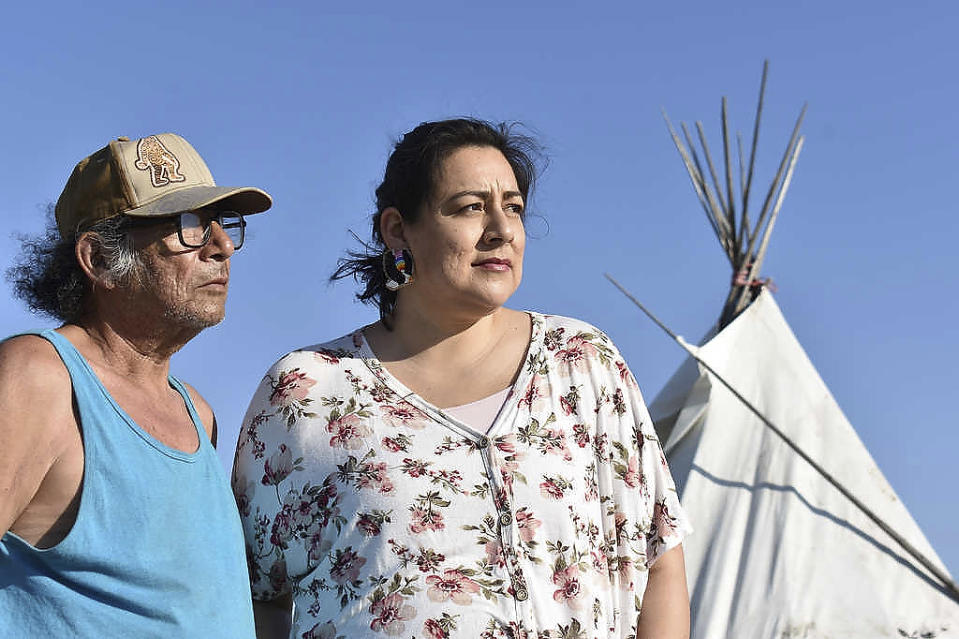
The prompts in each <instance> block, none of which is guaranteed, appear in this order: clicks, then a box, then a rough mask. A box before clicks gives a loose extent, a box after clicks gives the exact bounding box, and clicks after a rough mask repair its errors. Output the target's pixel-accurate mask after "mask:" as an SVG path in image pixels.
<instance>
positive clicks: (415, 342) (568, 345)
mask: <svg viewBox="0 0 959 639" xmlns="http://www.w3.org/2000/svg"><path fill="white" fill-rule="evenodd" d="M527 148H530V141H529V140H528V139H526V138H522V137H519V136H516V135H514V134H512V133H511V132H510V131H509V129H508V128H506V127H504V126H502V125H500V126H498V127H496V126H492V125H490V124H488V123H485V122H482V121H477V120H465V119H461V120H448V121H442V122H430V123H425V124H421V125H420V126H418V127H417V128H416V129H414V130H413V131H411V132H409V133H407V134H406V135H405V136H404V137H403V138H402V139H401V140H400V141H399V142H398V143H397V144H396V147H395V149H394V151H393V153H392V154H391V156H390V159H389V161H388V163H387V167H386V174H385V177H384V179H383V183H382V184H381V185H380V186H379V188H378V189H377V191H376V196H377V212H376V214H375V215H374V216H373V237H374V242H373V244H372V245H371V246H370V247H368V248H369V249H370V250H369V251H368V252H367V254H353V255H352V256H351V258H350V259H346V260H344V261H342V262H341V266H340V269H339V270H338V271H337V273H336V274H335V275H334V277H344V276H347V275H353V276H354V277H356V278H357V279H359V280H361V281H363V282H364V283H365V289H364V290H363V291H362V292H361V293H360V294H359V295H358V297H359V298H360V299H362V300H365V301H369V302H373V303H376V304H377V305H378V307H379V309H380V320H379V321H378V322H376V323H374V324H371V325H369V326H366V327H364V328H361V329H359V330H357V331H356V332H354V333H352V334H351V335H347V336H345V337H342V338H340V339H337V340H334V341H332V342H328V343H325V344H322V345H318V346H311V347H308V348H304V349H301V350H297V351H294V352H292V353H290V354H288V355H286V356H285V357H283V358H281V359H280V360H279V361H278V362H277V363H276V364H275V365H274V366H273V367H272V368H271V369H270V371H269V372H268V373H267V374H266V376H265V377H264V379H263V382H262V383H261V384H260V387H259V389H258V390H257V392H256V394H255V396H254V398H253V400H252V403H251V405H250V409H249V411H248V413H247V416H246V418H245V421H244V426H243V428H242V431H241V434H240V441H239V443H238V446H237V458H236V465H235V471H234V490H235V492H236V496H237V502H238V504H239V506H240V510H241V516H242V518H243V520H244V528H245V531H246V535H247V541H248V552H249V559H250V567H251V579H252V586H253V592H254V597H255V598H256V599H257V601H256V603H255V608H256V614H257V623H258V629H259V632H260V636H261V637H286V636H295V637H298V638H299V637H303V638H307V639H309V638H317V637H323V638H324V639H327V638H329V639H333V638H334V637H347V638H355V637H379V636H396V637H400V636H402V637H419V638H429V639H437V638H442V637H462V638H475V637H482V638H493V637H504V638H505V637H510V638H516V639H518V638H529V639H536V638H538V637H584V638H585V637H632V636H635V635H636V633H637V623H638V625H639V631H638V632H639V636H640V637H653V636H655V637H684V636H687V635H688V624H689V619H688V614H689V613H688V596H687V594H686V583H685V576H684V571H683V559H682V550H681V546H680V545H679V544H680V541H681V539H682V537H683V535H684V534H685V533H686V532H687V530H688V525H687V523H686V520H685V515H684V514H683V512H682V509H681V507H680V506H679V501H678V499H677V497H676V493H675V489H674V487H673V482H672V479H671V478H670V476H669V471H668V469H667V468H666V463H665V459H664V457H663V455H662V451H661V448H660V445H659V442H658V440H657V439H656V435H655V433H654V431H653V428H652V424H651V423H650V421H649V417H648V415H647V412H646V408H645V406H644V404H643V400H642V398H641V396H640V393H639V390H638V388H637V387H636V383H635V381H634V379H633V377H632V375H631V374H630V372H629V371H628V369H627V368H626V364H625V363H624V362H623V359H622V357H621V356H620V354H619V353H618V351H617V350H616V348H615V346H613V344H612V343H611V342H610V341H609V338H607V337H606V336H605V335H604V334H603V333H601V332H600V331H598V330H597V329H595V328H593V327H591V326H589V325H587V324H584V323H582V322H579V321H577V320H572V319H567V318H562V317H555V316H547V315H541V314H538V313H527V312H520V311H515V310H511V309H508V308H505V307H504V306H503V305H504V304H505V303H506V301H507V300H508V299H509V297H510V296H511V295H512V294H513V292H514V291H515V290H516V288H517V286H519V283H520V279H521V277H522V269H523V251H524V248H525V233H524V227H523V222H524V217H525V213H524V206H525V202H526V201H527V200H528V198H529V195H530V191H531V188H532V186H533V182H534V178H535V170H534V164H533V162H532V161H531V159H530V155H529V153H528V152H527V151H526V150H525V149H527ZM644 597H645V600H644ZM643 601H644V603H641V602H643ZM291 602H295V603H296V608H295V617H294V618H293V619H292V626H293V628H292V635H290V634H289V633H290V624H291V619H290V605H291ZM640 609H642V612H641V614H640ZM637 616H639V619H637Z"/></svg>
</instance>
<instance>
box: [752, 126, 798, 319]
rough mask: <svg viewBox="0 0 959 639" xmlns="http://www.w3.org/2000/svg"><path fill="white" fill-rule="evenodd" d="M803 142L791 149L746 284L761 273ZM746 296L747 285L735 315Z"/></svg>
mask: <svg viewBox="0 0 959 639" xmlns="http://www.w3.org/2000/svg"><path fill="white" fill-rule="evenodd" d="M805 140H806V138H805V136H800V138H799V141H798V142H796V148H795V149H793V153H792V157H790V158H789V168H788V169H786V177H785V178H783V185H782V188H780V189H779V195H778V196H776V204H775V205H774V206H773V212H772V215H770V216H769V223H768V224H766V229H765V230H764V231H763V238H762V241H761V242H760V243H759V249H757V251H756V259H755V260H753V263H752V265H751V266H750V267H749V275H748V276H747V277H746V281H747V282H752V281H753V279H755V278H756V277H758V276H759V273H761V272H762V268H763V261H765V259H766V249H767V248H768V247H769V237H770V236H771V235H772V232H773V227H775V226H776V219H777V218H778V217H779V209H780V208H782V205H783V200H784V199H785V198H786V192H787V191H788V190H789V184H790V183H791V182H792V179H793V170H794V169H795V168H796V161H797V160H798V159H799V152H800V151H802V146H803V142H805ZM748 296H749V285H748V284H747V285H746V286H744V287H743V290H742V291H741V292H740V294H739V301H738V302H737V303H736V310H735V313H739V312H740V311H741V310H743V309H744V308H746V305H747V304H748V301H747V297H748Z"/></svg>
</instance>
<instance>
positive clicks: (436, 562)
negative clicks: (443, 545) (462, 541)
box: [414, 548, 446, 572]
mask: <svg viewBox="0 0 959 639" xmlns="http://www.w3.org/2000/svg"><path fill="white" fill-rule="evenodd" d="M444 561H446V555H444V554H443V553H440V552H436V551H435V550H432V549H430V548H422V549H420V552H419V554H418V555H416V559H415V560H414V563H415V564H416V567H417V568H419V569H420V572H433V571H434V570H436V569H437V568H439V567H440V564H441V563H443V562H444Z"/></svg>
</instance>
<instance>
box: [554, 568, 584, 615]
mask: <svg viewBox="0 0 959 639" xmlns="http://www.w3.org/2000/svg"><path fill="white" fill-rule="evenodd" d="M553 584H554V585H555V586H557V588H556V590H555V591H553V600H554V601H557V602H559V603H565V604H566V605H567V606H569V607H570V608H573V609H574V610H576V609H579V608H580V607H582V605H583V589H582V587H581V586H580V583H579V568H577V567H576V564H573V565H571V566H568V567H567V568H566V569H565V570H557V571H556V572H554V573H553Z"/></svg>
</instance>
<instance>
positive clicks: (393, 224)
mask: <svg viewBox="0 0 959 639" xmlns="http://www.w3.org/2000/svg"><path fill="white" fill-rule="evenodd" d="M380 236H381V237H382V238H383V243H384V244H386V247H387V248H388V249H390V250H394V249H402V248H408V247H409V244H408V243H407V241H406V221H405V220H404V219H403V216H402V214H400V211H399V209H397V208H396V207H395V206H388V207H386V208H385V209H383V212H382V213H381V214H380Z"/></svg>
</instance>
